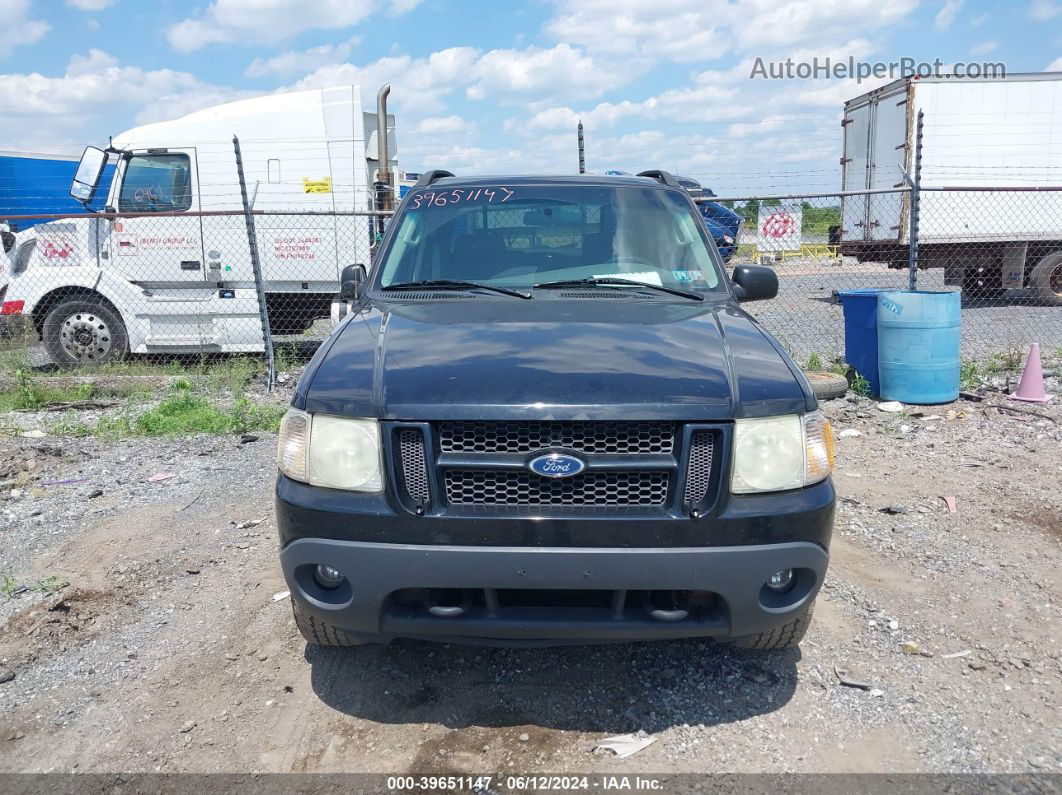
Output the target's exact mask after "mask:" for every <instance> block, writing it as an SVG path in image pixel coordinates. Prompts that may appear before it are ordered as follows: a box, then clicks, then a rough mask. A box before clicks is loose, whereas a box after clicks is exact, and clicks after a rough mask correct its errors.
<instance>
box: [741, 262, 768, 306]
mask: <svg viewBox="0 0 1062 795" xmlns="http://www.w3.org/2000/svg"><path fill="white" fill-rule="evenodd" d="M730 280H731V281H732V282H733V283H734V297H735V298H737V300H738V301H765V300H767V299H769V298H774V297H775V296H776V295H778V274H777V273H775V272H774V269H773V268H768V267H765V266H763V265H738V266H737V267H735V268H734V272H733V273H732V274H731V275H730Z"/></svg>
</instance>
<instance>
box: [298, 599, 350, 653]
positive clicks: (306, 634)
mask: <svg viewBox="0 0 1062 795" xmlns="http://www.w3.org/2000/svg"><path fill="white" fill-rule="evenodd" d="M291 612H292V613H293V614H294V615H295V626H297V627H298V628H299V632H300V633H302V636H303V638H305V639H306V641H307V642H308V643H316V644H317V645H318V646H358V645H360V644H359V643H358V642H357V641H355V640H354V639H353V638H352V637H351V636H350V635H348V634H347V633H346V632H344V631H343V630H342V629H340V628H339V627H337V626H334V625H332V624H329V623H328V622H327V621H321V620H320V619H318V618H314V617H313V616H311V615H306V614H304V613H300V612H299V609H298V607H297V606H296V605H295V600H294V599H292V600H291Z"/></svg>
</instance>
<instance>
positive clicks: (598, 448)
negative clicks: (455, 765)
mask: <svg viewBox="0 0 1062 795" xmlns="http://www.w3.org/2000/svg"><path fill="white" fill-rule="evenodd" d="M674 446H675V424H674V423H672V422H653V421H649V422H589V421H576V422H480V421H466V422H442V423H439V449H440V450H441V451H442V452H444V453H531V452H535V451H537V450H545V449H549V448H563V449H565V450H572V451H575V452H579V453H585V454H591V455H592V454H612V455H620V454H653V453H661V454H666V453H670V452H672V450H674Z"/></svg>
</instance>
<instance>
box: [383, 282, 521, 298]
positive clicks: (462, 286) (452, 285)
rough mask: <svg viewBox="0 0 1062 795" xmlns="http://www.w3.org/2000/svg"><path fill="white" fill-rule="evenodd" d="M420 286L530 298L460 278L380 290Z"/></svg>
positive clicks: (407, 284) (400, 285) (417, 288)
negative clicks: (486, 291)
mask: <svg viewBox="0 0 1062 795" xmlns="http://www.w3.org/2000/svg"><path fill="white" fill-rule="evenodd" d="M422 287H435V288H438V289H440V290H490V291H491V292H494V293H501V294H502V295H511V296H513V297H514V298H530V297H531V294H530V293H522V292H520V291H519V290H510V289H509V288H508V287H495V286H494V285H492V284H479V283H477V282H465V281H461V280H460V279H422V280H420V281H416V282H399V283H398V284H389V285H387V286H386V287H381V288H380V289H381V290H384V291H387V290H419V289H421V288H422Z"/></svg>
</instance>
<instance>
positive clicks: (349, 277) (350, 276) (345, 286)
mask: <svg viewBox="0 0 1062 795" xmlns="http://www.w3.org/2000/svg"><path fill="white" fill-rule="evenodd" d="M364 285H365V266H364V265H361V264H357V265H347V266H346V267H345V268H343V272H342V274H340V277H339V297H340V299H342V300H344V301H356V300H357V299H359V298H361V293H362V290H363V289H364Z"/></svg>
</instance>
